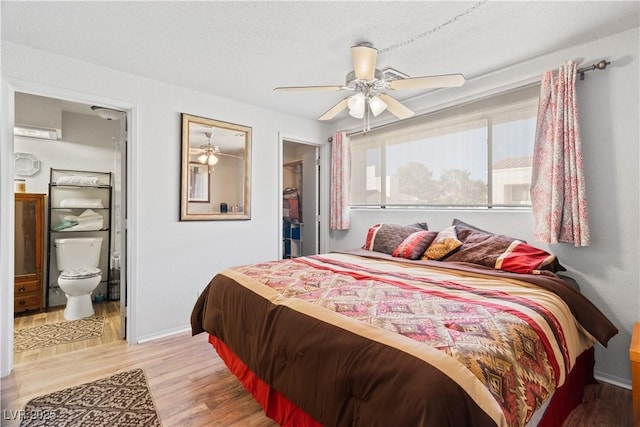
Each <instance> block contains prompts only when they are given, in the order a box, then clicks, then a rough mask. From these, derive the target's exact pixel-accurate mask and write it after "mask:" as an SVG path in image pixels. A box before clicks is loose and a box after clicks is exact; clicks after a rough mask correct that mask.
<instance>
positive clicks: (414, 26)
mask: <svg viewBox="0 0 640 427" xmlns="http://www.w3.org/2000/svg"><path fill="white" fill-rule="evenodd" d="M474 6H476V7H474ZM1 7H2V10H1V13H2V39H3V40H7V41H10V42H13V43H17V44H21V45H25V46H29V47H33V48H36V49H41V50H46V51H50V52H54V53H57V54H60V55H65V56H69V57H72V58H76V59H80V60H84V61H87V62H91V63H95V64H100V65H103V66H106V67H109V68H113V69H116V70H120V71H123V72H127V73H132V74H136V75H140V76H144V77H147V78H150V79H154V80H159V81H163V82H167V83H171V84H175V85H178V86H182V87H187V88H191V89H195V90H199V91H203V92H209V93H212V94H216V95H219V96H222V97H225V98H230V99H236V100H239V101H242V102H246V103H250V104H254V105H259V106H263V107H266V108H270V109H273V110H279V111H283V112H288V113H291V114H295V115H299V116H303V117H308V118H316V117H318V116H319V115H321V114H322V113H323V112H324V111H326V110H327V109H328V108H329V107H330V106H332V105H333V104H334V103H336V102H337V101H338V100H340V99H341V98H342V97H343V96H344V94H343V93H309V92H307V93H275V92H273V88H274V87H277V86H298V85H299V86H303V85H340V84H343V83H344V78H345V75H346V74H347V72H349V71H350V70H351V69H352V66H351V57H350V51H349V48H350V47H351V46H353V45H355V44H357V43H358V42H361V41H368V42H371V43H373V45H374V46H375V47H376V48H378V49H379V50H381V51H382V52H381V53H380V54H379V56H378V67H377V68H379V69H384V68H387V67H392V68H394V69H396V70H398V71H401V72H403V73H405V74H408V75H410V76H414V77H415V76H422V75H432V74H448V73H462V74H464V75H465V76H466V77H467V78H473V77H474V76H478V75H482V74H485V73H488V72H491V71H493V70H497V69H500V68H502V67H505V66H508V65H511V64H514V63H518V62H522V61H525V60H527V59H530V58H533V57H537V56H540V55H543V54H545V53H547V52H551V51H555V50H558V49H562V48H567V47H570V46H573V45H576V44H580V43H584V42H586V41H589V40H594V39H598V38H601V37H603V36H607V35H610V34H614V33H617V32H620V31H624V30H626V29H629V28H632V27H637V26H638V25H639V16H640V2H637V1H620V2H607V1H587V2H577V1H568V2H553V1H519V2H503V1H487V2H480V3H476V2H460V1H450V2H436V1H421V2H417V1H415V2H399V1H387V2H381V1H375V2H373V1H372V2H280V1H279V2H271V1H261V2H240V1H236V2H217V1H216V2H214V1H211V2H207V1H199V2H185V1H175V2H146V1H142V2H119V1H118V2H103V1H91V2H80V1H77V2H53V1H45V2H21V1H19V2H12V1H4V0H3V1H2V3H1ZM467 11H468V13H465V12H467ZM456 17H457V18H456ZM443 24H444V25H443ZM398 44H400V46H397V47H395V48H394V46H396V45H398ZM388 48H391V49H390V50H387V51H384V50H385V49H388ZM567 59H570V58H567ZM587 65H590V64H587ZM419 93H420V92H416V91H402V92H401V93H400V92H397V93H395V94H394V96H396V97H397V98H398V99H400V100H403V99H407V98H410V97H413V96H416V95H418V94H419ZM345 114H346V113H344V112H343V113H342V114H341V115H339V116H338V117H336V119H334V120H339V119H341V118H343V116H344V115H345Z"/></svg>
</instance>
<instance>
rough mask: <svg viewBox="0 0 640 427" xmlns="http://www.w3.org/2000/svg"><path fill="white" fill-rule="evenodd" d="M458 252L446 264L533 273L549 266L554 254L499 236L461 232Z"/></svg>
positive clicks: (468, 231) (469, 231)
mask: <svg viewBox="0 0 640 427" xmlns="http://www.w3.org/2000/svg"><path fill="white" fill-rule="evenodd" d="M458 236H459V238H460V239H461V240H462V241H463V243H462V246H461V247H460V249H459V250H458V251H457V252H456V253H455V254H453V255H451V256H449V257H448V258H447V259H446V261H458V262H470V263H473V264H479V265H484V266H487V267H492V268H496V269H498V270H505V271H511V272H514V273H529V274H533V273H535V272H536V270H543V269H545V268H544V267H545V266H549V265H551V264H553V262H554V261H555V260H556V257H555V255H551V254H550V253H548V252H545V251H543V250H542V249H538V248H536V247H533V246H531V245H528V244H526V243H525V242H522V241H520V240H518V239H514V238H512V237H508V236H502V235H500V234H491V233H484V232H480V231H473V230H471V229H463V230H461V231H460V233H459V234H458Z"/></svg>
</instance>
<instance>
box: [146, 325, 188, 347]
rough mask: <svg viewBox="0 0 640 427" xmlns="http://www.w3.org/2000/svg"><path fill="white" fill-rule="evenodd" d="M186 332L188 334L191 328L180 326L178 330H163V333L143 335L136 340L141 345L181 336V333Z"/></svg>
mask: <svg viewBox="0 0 640 427" xmlns="http://www.w3.org/2000/svg"><path fill="white" fill-rule="evenodd" d="M187 331H189V332H190V331H191V326H188V325H187V326H180V327H178V328H173V329H169V330H165V331H162V332H159V333H157V334H149V335H144V336H142V337H140V338H138V344H143V343H145V342H149V341H153V340H157V339H159V338H166V337H170V336H172V335H177V334H181V333H183V332H187Z"/></svg>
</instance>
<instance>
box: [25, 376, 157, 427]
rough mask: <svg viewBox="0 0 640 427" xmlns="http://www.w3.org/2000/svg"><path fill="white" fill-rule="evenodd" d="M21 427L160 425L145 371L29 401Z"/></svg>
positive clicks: (110, 378)
mask: <svg viewBox="0 0 640 427" xmlns="http://www.w3.org/2000/svg"><path fill="white" fill-rule="evenodd" d="M20 426H21V427H35V426H65V427H133V426H136V427H147V426H161V423H160V418H159V417H158V414H157V412H156V408H155V404H154V403H153V398H152V396H151V393H150V392H149V388H148V386H147V379H146V377H145V375H144V371H143V370H142V369H134V370H131V371H126V372H121V373H118V374H116V375H113V376H110V377H107V378H102V379H99V380H97V381H93V382H90V383H86V384H82V385H79V386H75V387H70V388H67V389H64V390H60V391H56V392H54V393H50V394H46V395H44V396H40V397H36V398H35V399H32V400H30V401H29V402H28V403H27V405H26V406H25V409H24V417H23V418H22V423H21V424H20Z"/></svg>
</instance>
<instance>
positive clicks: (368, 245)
mask: <svg viewBox="0 0 640 427" xmlns="http://www.w3.org/2000/svg"><path fill="white" fill-rule="evenodd" d="M416 231H424V230H422V229H420V228H415V227H411V226H408V225H399V224H384V223H383V224H376V225H374V226H372V227H371V228H369V230H368V231H367V240H366V241H365V244H364V246H363V247H362V248H363V249H367V250H369V251H375V252H382V253H385V254H389V255H393V251H395V250H396V248H397V247H398V246H399V245H400V244H401V243H402V242H404V240H405V239H406V238H407V237H409V236H410V235H411V234H412V233H415V232H416Z"/></svg>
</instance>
